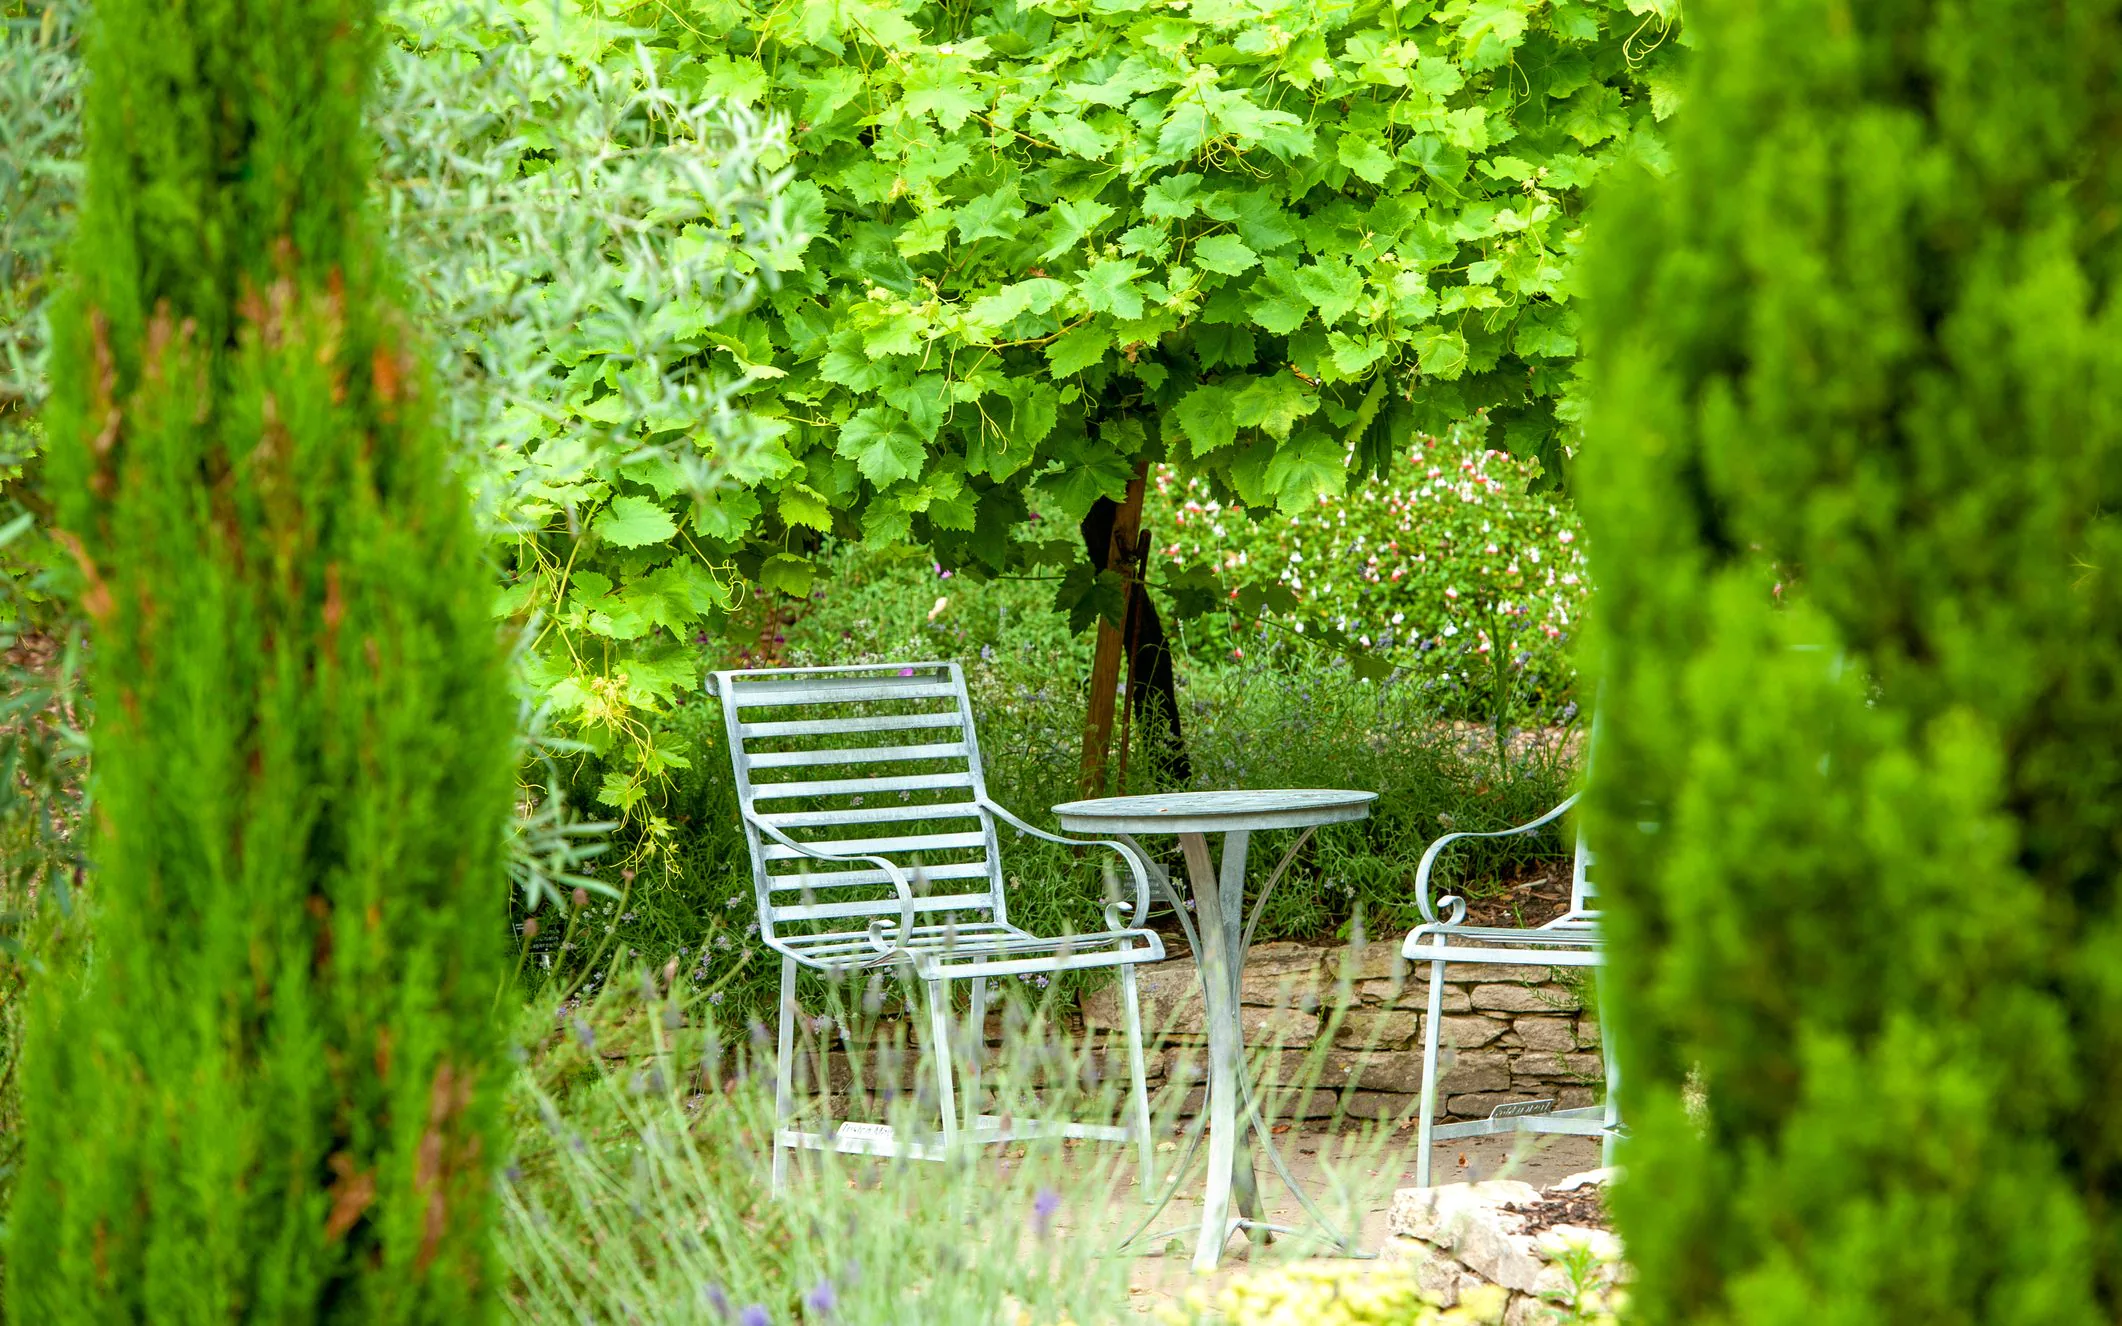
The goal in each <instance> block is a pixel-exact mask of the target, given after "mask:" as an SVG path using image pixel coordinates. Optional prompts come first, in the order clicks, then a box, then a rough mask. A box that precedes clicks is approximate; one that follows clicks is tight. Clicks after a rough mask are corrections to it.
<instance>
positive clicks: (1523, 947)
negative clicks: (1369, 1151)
mask: <svg viewBox="0 0 2122 1326" xmlns="http://www.w3.org/2000/svg"><path fill="white" fill-rule="evenodd" d="M1576 804H1577V798H1576V797H1574V796H1573V797H1571V798H1570V799H1569V800H1567V801H1565V802H1563V803H1562V804H1561V805H1559V806H1557V807H1555V808H1554V809H1553V810H1551V811H1549V812H1547V813H1546V814H1545V815H1542V816H1541V817H1540V818H1538V819H1536V820H1532V821H1530V822H1529V823H1525V824H1520V825H1518V826H1517V827H1515V828H1510V829H1499V830H1496V831H1494V832H1491V833H1448V834H1445V835H1444V836H1443V837H1441V838H1439V839H1437V840H1436V841H1435V842H1433V843H1431V844H1430V845H1429V850H1427V851H1425V852H1424V853H1423V854H1422V864H1421V866H1420V867H1419V868H1417V870H1416V872H1415V888H1416V889H1417V891H1418V895H1417V901H1418V902H1419V904H1420V906H1421V908H1422V924H1421V925H1418V926H1416V927H1415V928H1414V929H1413V930H1412V931H1410V932H1409V933H1408V936H1407V941H1406V943H1404V944H1403V945H1401V948H1400V954H1401V956H1402V957H1403V958H1405V959H1406V960H1407V961H1409V962H1426V963H1428V964H1430V968H1429V1010H1428V1015H1427V1016H1426V1017H1425V1018H1424V1019H1423V1022H1422V1103H1421V1113H1420V1115H1419V1125H1418V1128H1419V1131H1418V1133H1417V1137H1416V1144H1417V1147H1418V1148H1419V1150H1418V1154H1417V1156H1416V1159H1415V1183H1416V1186H1418V1187H1428V1186H1429V1169H1430V1150H1431V1147H1432V1145H1433V1144H1434V1143H1436V1142H1442V1141H1448V1140H1450V1139H1452V1138H1456V1137H1481V1136H1486V1135H1489V1134H1493V1133H1504V1132H1534V1133H1571V1134H1576V1135H1578V1136H1586V1137H1598V1138H1601V1139H1603V1148H1602V1149H1603V1150H1604V1151H1605V1153H1606V1158H1607V1160H1608V1161H1609V1162H1611V1160H1612V1156H1613V1141H1614V1137H1615V1135H1616V1134H1617V1133H1618V1131H1619V1130H1620V1126H1621V1117H1620V1114H1619V1113H1618V1112H1617V1110H1616V1108H1615V1104H1614V1087H1615V1086H1616V1085H1617V1084H1618V1083H1619V1081H1620V1077H1619V1074H1618V1072H1617V1070H1616V1068H1615V1065H1614V1056H1613V1030H1612V1028H1611V1027H1608V1028H1605V1029H1604V1034H1603V1035H1602V1037H1601V1044H1602V1045H1603V1046H1604V1047H1605V1057H1606V1087H1607V1093H1606V1103H1605V1104H1603V1105H1590V1106H1584V1107H1582V1108H1577V1109H1566V1110H1558V1109H1554V1108H1553V1102H1552V1101H1526V1102H1514V1103H1511V1104H1506V1105H1502V1106H1498V1107H1497V1108H1496V1109H1495V1110H1493V1111H1492V1112H1491V1114H1490V1117H1488V1118H1486V1119H1475V1120H1470V1121H1468V1122H1464V1123H1451V1124H1442V1125H1439V1124H1438V1123H1437V1122H1436V1117H1437V1086H1438V1080H1437V1059H1438V1051H1439V1048H1440V1042H1441V1039H1442V1027H1443V1017H1444V977H1445V969H1446V967H1447V966H1448V965H1449V964H1451V963H1455V962H1479V963H1504V964H1513V965H1518V966H1526V967H1533V966H1538V967H1584V968H1597V967H1598V966H1600V965H1601V954H1600V946H1599V908H1598V891H1597V890H1596V888H1594V886H1593V884H1592V881H1591V874H1590V871H1591V865H1592V853H1591V849H1590V848H1588V847H1587V846H1585V843H1584V835H1583V834H1582V833H1581V832H1580V833H1578V835H1577V851H1576V859H1575V862H1574V864H1573V865H1572V867H1571V873H1570V893H1569V910H1568V911H1566V912H1564V913H1563V914H1562V915H1560V916H1558V917H1556V918H1555V919H1554V920H1552V921H1549V922H1547V923H1546V924H1545V925H1540V926H1481V925H1468V924H1466V900H1465V899H1463V898H1456V897H1443V898H1432V897H1431V896H1430V894H1431V884H1430V874H1431V872H1432V871H1433V870H1434V869H1435V868H1436V865H1437V858H1438V857H1439V856H1440V855H1441V854H1442V853H1443V851H1444V849H1445V848H1446V847H1448V846H1450V845H1451V844H1452V843H1455V842H1459V841H1461V840H1463V839H1467V838H1510V837H1515V836H1517V835H1520V834H1528V833H1537V832H1539V831H1540V830H1541V829H1543V828H1545V827H1547V826H1548V825H1550V824H1552V823H1554V822H1555V821H1557V820H1559V819H1561V818H1562V816H1563V815H1564V814H1566V813H1567V812H1568V811H1569V809H1570V808H1571V807H1572V806H1575V805H1576Z"/></svg>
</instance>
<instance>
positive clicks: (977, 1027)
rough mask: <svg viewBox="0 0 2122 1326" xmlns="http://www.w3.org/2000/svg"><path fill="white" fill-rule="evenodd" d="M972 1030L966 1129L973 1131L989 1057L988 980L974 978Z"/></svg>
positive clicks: (967, 1080) (967, 1063) (966, 1068)
mask: <svg viewBox="0 0 2122 1326" xmlns="http://www.w3.org/2000/svg"><path fill="white" fill-rule="evenodd" d="M971 1013H972V1028H971V1033H970V1036H969V1039H968V1041H967V1052H968V1055H969V1058H968V1059H967V1061H966V1065H965V1127H966V1130H967V1131H971V1130H972V1129H973V1128H975V1127H976V1126H977V1125H978V1124H979V1122H980V1061H981V1060H982V1059H984V1058H986V1057H987V978H986V977H985V976H975V977H974V978H973V993H972V1000H971Z"/></svg>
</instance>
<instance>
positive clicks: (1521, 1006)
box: [1471, 983, 1578, 1013]
mask: <svg viewBox="0 0 2122 1326" xmlns="http://www.w3.org/2000/svg"><path fill="white" fill-rule="evenodd" d="M1471 998H1472V1000H1473V1006H1474V1007H1475V1008H1479V1009H1492V1010H1494V1011H1496V1012H1499V1013H1560V1012H1574V1011H1575V1010H1576V1008H1577V1006H1578V1000H1577V996H1576V995H1575V994H1574V993H1572V992H1571V991H1569V990H1568V989H1566V988H1564V987H1562V986H1559V985H1505V984H1500V983H1496V984H1489V985H1477V986H1475V987H1474V989H1473V994H1472V996H1471Z"/></svg>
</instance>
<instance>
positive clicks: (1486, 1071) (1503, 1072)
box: [1406, 1050, 1510, 1097]
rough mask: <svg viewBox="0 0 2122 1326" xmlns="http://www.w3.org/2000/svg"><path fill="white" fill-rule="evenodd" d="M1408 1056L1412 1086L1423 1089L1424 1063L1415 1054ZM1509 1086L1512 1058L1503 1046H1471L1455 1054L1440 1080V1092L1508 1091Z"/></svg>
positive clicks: (1438, 1085)
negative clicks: (1496, 1047)
mask: <svg viewBox="0 0 2122 1326" xmlns="http://www.w3.org/2000/svg"><path fill="white" fill-rule="evenodd" d="M1406 1057H1407V1058H1409V1059H1411V1060H1413V1061H1414V1062H1413V1063H1412V1064H1410V1065H1409V1068H1410V1074H1411V1076H1412V1077H1413V1078H1414V1083H1415V1085H1414V1087H1413V1090H1415V1091H1420V1090H1421V1089H1422V1063H1421V1060H1420V1059H1418V1058H1416V1057H1415V1056H1414V1055H1408V1056H1406ZM1509 1087H1510V1060H1509V1059H1507V1058H1505V1057H1504V1055H1503V1052H1502V1051H1501V1050H1468V1051H1465V1052H1462V1053H1460V1054H1458V1055H1455V1056H1453V1058H1452V1063H1451V1067H1449V1068H1447V1069H1445V1070H1444V1072H1443V1075H1442V1080H1441V1081H1439V1082H1438V1084H1437V1094H1439V1095H1441V1096H1446V1097H1450V1096H1458V1095H1464V1094H1467V1093H1469V1092H1476V1091H1505V1090H1508V1089H1509Z"/></svg>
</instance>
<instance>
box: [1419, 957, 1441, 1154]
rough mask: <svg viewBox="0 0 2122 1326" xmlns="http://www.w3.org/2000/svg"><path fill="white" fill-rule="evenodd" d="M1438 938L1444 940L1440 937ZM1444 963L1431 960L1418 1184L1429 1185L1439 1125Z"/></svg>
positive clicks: (1424, 1028)
mask: <svg viewBox="0 0 2122 1326" xmlns="http://www.w3.org/2000/svg"><path fill="white" fill-rule="evenodd" d="M1438 942H1441V940H1440V941H1438ZM1443 1021H1444V964H1443V963H1441V962H1432V963H1431V964H1429V1016H1427V1017H1426V1018H1424V1019H1423V1020H1422V1107H1421V1109H1422V1112H1421V1116H1420V1117H1421V1122H1420V1124H1419V1125H1418V1126H1417V1128H1416V1130H1415V1186H1416V1187H1417V1188H1427V1187H1428V1186H1429V1155H1430V1151H1431V1149H1432V1147H1433V1145H1434V1143H1433V1142H1432V1141H1431V1139H1430V1134H1431V1133H1432V1132H1433V1131H1435V1129H1436V1126H1437V1042H1438V1040H1439V1038H1440V1037H1441V1036H1442V1035H1443V1025H1442V1024H1443Z"/></svg>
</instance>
